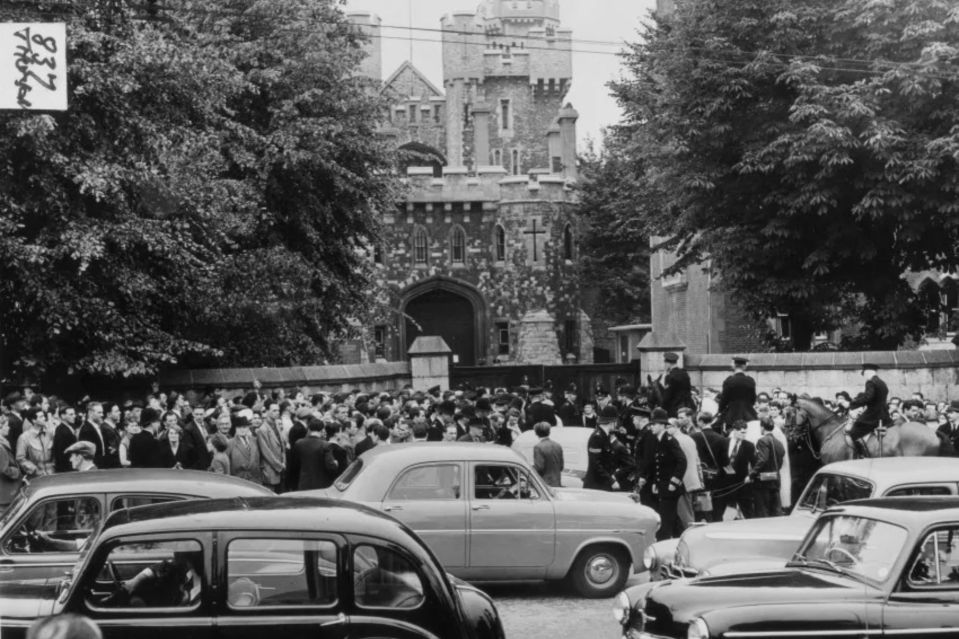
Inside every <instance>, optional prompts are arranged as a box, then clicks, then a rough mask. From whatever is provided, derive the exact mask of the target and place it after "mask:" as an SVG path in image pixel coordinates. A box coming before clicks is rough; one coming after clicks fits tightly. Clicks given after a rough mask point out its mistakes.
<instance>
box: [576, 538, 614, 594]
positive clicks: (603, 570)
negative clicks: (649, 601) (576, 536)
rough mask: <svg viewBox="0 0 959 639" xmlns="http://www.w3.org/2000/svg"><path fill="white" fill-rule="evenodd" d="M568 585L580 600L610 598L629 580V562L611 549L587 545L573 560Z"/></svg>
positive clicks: (610, 547) (611, 547) (609, 547)
mask: <svg viewBox="0 0 959 639" xmlns="http://www.w3.org/2000/svg"><path fill="white" fill-rule="evenodd" d="M568 578H569V583H570V585H571V586H572V588H573V590H574V591H575V592H576V593H577V594H579V595H580V596H582V597H587V598H590V599H600V598H605V597H613V596H615V595H616V594H617V593H618V592H619V591H620V590H622V589H623V585H624V584H625V583H626V579H628V578H629V559H628V558H627V556H626V553H624V552H623V551H622V549H620V548H616V547H614V546H590V547H589V548H586V549H585V550H583V551H582V552H580V553H579V556H578V557H576V561H575V562H573V567H572V568H571V569H570V571H569V576H568Z"/></svg>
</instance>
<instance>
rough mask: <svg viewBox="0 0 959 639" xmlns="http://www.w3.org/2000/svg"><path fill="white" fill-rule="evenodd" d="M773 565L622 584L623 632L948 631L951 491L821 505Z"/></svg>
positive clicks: (956, 540) (695, 636) (958, 578)
mask: <svg viewBox="0 0 959 639" xmlns="http://www.w3.org/2000/svg"><path fill="white" fill-rule="evenodd" d="M794 550H795V552H794V553H793V555H792V558H791V559H790V560H789V561H788V563H786V564H785V567H783V568H780V569H778V570H768V571H759V572H752V573H742V574H736V575H725V576H722V577H698V578H695V579H691V580H685V579H676V580H672V581H658V582H652V583H647V584H643V585H641V586H634V587H632V588H629V589H627V590H626V591H625V592H623V593H621V594H620V595H619V596H618V597H617V599H616V604H615V608H614V615H615V617H616V618H617V620H619V622H620V623H621V625H622V632H623V637H624V638H626V639H640V638H642V639H659V638H662V639H667V638H670V639H671V638H686V637H688V638H689V639H707V638H709V637H717V638H719V637H724V638H729V639H737V638H742V639H745V638H750V637H954V636H956V633H957V630H956V626H957V624H956V619H959V499H957V498H955V497H910V498H903V497H889V498H879V499H870V500H861V501H854V502H849V503H846V504H844V505H841V506H837V507H835V508H831V509H829V510H827V511H825V512H824V513H822V514H821V515H820V516H819V518H818V519H817V520H816V521H815V522H814V523H813V525H812V527H811V528H810V529H809V530H808V532H807V534H806V535H805V538H804V539H803V541H802V542H801V543H800V544H799V545H798V550H797V549H794Z"/></svg>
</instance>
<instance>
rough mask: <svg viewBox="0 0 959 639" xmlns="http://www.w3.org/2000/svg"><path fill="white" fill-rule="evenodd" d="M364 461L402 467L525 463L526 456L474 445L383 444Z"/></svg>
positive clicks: (503, 447) (367, 453) (509, 450)
mask: <svg viewBox="0 0 959 639" xmlns="http://www.w3.org/2000/svg"><path fill="white" fill-rule="evenodd" d="M362 458H363V460H364V462H372V461H373V460H376V459H379V460H383V461H386V460H389V461H390V462H396V463H403V464H407V463H410V462H432V461H450V460H454V459H455V460H458V461H459V460H466V461H494V462H498V461H504V462H507V461H508V462H516V461H523V456H522V455H520V454H519V453H517V452H516V451H514V450H513V449H512V448H510V447H509V446H500V445H498V444H477V443H475V442H412V443H408V444H398V445H393V444H391V445H388V446H383V445H382V444H381V445H379V446H376V447H374V448H371V449H370V450H368V451H366V452H365V453H363V455H362ZM378 463H379V462H378Z"/></svg>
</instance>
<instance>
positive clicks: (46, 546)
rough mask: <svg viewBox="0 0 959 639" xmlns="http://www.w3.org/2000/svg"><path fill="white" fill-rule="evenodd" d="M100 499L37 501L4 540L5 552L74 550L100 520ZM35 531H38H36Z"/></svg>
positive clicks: (30, 552) (79, 498) (76, 498)
mask: <svg viewBox="0 0 959 639" xmlns="http://www.w3.org/2000/svg"><path fill="white" fill-rule="evenodd" d="M101 515H102V513H101V512H100V500H98V499H96V498H94V497H74V498H71V499H58V500H55V501H46V502H43V503H40V504H37V505H36V506H34V507H33V510H32V511H31V512H30V514H29V515H28V516H27V519H26V520H25V521H24V523H23V525H22V526H21V527H20V529H19V530H17V532H15V533H14V534H13V535H11V536H10V537H9V538H8V539H7V541H6V551H7V552H9V553H23V554H27V553H29V554H34V553H51V552H76V550H77V549H78V548H79V546H80V545H81V544H82V543H83V542H84V541H86V539H87V537H89V536H90V534H91V533H92V532H93V529H94V528H96V527H97V526H98V525H99V524H100V518H101ZM36 533H40V534H39V535H38V534H36Z"/></svg>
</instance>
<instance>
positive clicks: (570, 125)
mask: <svg viewBox="0 0 959 639" xmlns="http://www.w3.org/2000/svg"><path fill="white" fill-rule="evenodd" d="M557 119H558V120H559V132H560V133H559V135H560V140H561V141H562V149H563V176H564V177H565V178H566V179H567V180H575V179H576V178H577V177H578V173H577V171H576V120H578V119H579V113H577V112H576V109H574V108H573V107H572V105H570V104H567V105H566V106H565V107H563V108H562V110H560V112H559V118H557Z"/></svg>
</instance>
